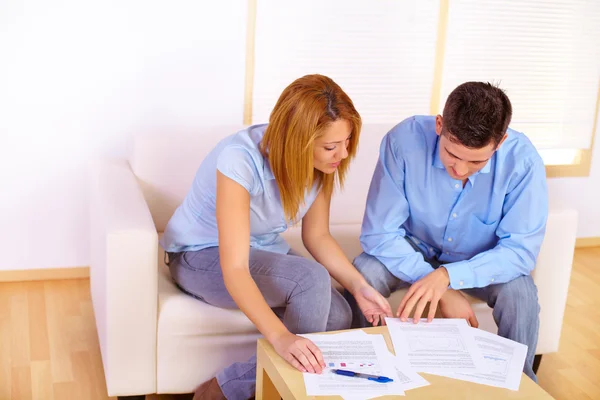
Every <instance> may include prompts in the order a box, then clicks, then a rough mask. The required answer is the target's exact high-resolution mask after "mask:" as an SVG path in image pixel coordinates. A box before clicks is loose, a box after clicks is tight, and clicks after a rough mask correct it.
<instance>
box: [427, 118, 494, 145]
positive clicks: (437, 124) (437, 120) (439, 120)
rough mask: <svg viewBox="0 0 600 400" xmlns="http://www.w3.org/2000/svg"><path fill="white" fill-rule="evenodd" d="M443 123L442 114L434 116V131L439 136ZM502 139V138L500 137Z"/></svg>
mask: <svg viewBox="0 0 600 400" xmlns="http://www.w3.org/2000/svg"><path fill="white" fill-rule="evenodd" d="M443 123H444V119H443V118H442V116H441V115H440V114H438V115H436V116H435V133H437V135H438V136H440V135H441V134H442V126H443ZM502 140H504V139H502Z"/></svg>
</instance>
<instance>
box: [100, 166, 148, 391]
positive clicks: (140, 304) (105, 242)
mask: <svg viewBox="0 0 600 400" xmlns="http://www.w3.org/2000/svg"><path fill="white" fill-rule="evenodd" d="M91 178H92V179H91V182H92V187H91V197H90V204H91V209H90V225H91V232H90V239H91V263H90V283H91V291H92V302H93V305H94V313H95V316H96V329H97V331H98V339H99V342H100V350H101V353H102V362H103V364H104V373H105V376H106V386H107V390H108V395H109V396H117V395H119V396H124V395H136V394H147V393H155V392H156V327H157V303H158V294H157V279H158V277H157V274H158V266H157V258H156V254H157V251H158V235H157V232H156V229H155V227H154V223H153V221H152V216H151V214H150V211H149V209H148V206H147V204H146V201H145V199H144V196H143V195H142V192H141V190H140V188H139V185H138V182H137V180H136V177H135V175H134V174H133V172H132V171H131V169H130V167H129V164H128V163H127V162H126V161H102V162H100V163H98V165H97V166H96V167H95V168H93V172H92V177H91Z"/></svg>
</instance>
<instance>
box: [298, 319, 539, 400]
mask: <svg viewBox="0 0 600 400" xmlns="http://www.w3.org/2000/svg"><path fill="white" fill-rule="evenodd" d="M386 322H387V325H388V331H389V334H390V337H391V339H392V343H393V345H394V350H395V353H396V356H394V355H393V354H392V353H390V352H389V351H388V349H387V346H386V344H385V339H384V337H383V335H369V334H367V333H365V332H364V331H362V330H354V331H348V332H343V333H338V334H309V335H301V336H304V337H306V338H308V339H310V340H311V341H313V343H315V345H317V347H319V349H320V350H321V353H322V354H323V358H324V360H325V364H326V368H325V369H324V370H323V372H322V373H321V374H310V373H304V374H303V375H304V384H305V386H306V394H307V395H308V396H331V395H339V396H342V397H343V398H344V399H346V400H359V399H370V398H373V397H379V396H386V395H396V396H398V395H401V396H402V395H404V392H405V391H407V390H411V389H416V388H419V387H423V386H427V385H429V382H427V381H426V380H425V379H424V378H423V377H422V376H421V375H419V373H420V372H423V373H428V374H434V375H441V376H445V377H448V378H453V379H460V380H463V381H469V382H475V383H480V384H484V385H490V386H495V387H501V388H507V389H511V390H519V384H520V382H521V375H522V371H523V365H524V364H525V357H526V355H527V346H525V345H522V344H520V343H516V342H513V341H512V340H508V339H504V338H502V337H500V336H497V335H494V334H492V333H488V332H485V331H482V330H479V329H475V328H471V327H470V326H469V325H468V324H467V322H466V320H464V319H434V320H433V321H432V322H427V320H425V319H424V320H422V321H421V322H419V323H418V324H415V323H413V322H412V321H409V322H401V321H400V320H399V319H396V318H386ZM337 369H341V370H346V371H352V372H357V373H361V374H369V375H375V376H384V377H388V378H391V379H393V381H392V382H387V383H380V382H373V381H370V380H367V379H364V378H357V377H349V376H343V375H338V374H336V373H335V372H334V370H337Z"/></svg>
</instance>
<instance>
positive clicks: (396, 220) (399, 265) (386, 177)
mask: <svg viewBox="0 0 600 400" xmlns="http://www.w3.org/2000/svg"><path fill="white" fill-rule="evenodd" d="M408 216H409V206H408V201H407V200H406V195H405V193H404V160H403V158H402V156H401V154H400V152H399V151H398V149H397V148H396V146H395V145H394V142H393V138H392V137H391V136H390V135H389V134H388V135H386V136H385V137H384V138H383V141H382V142H381V147H380V150H379V160H378V162H377V166H376V167H375V172H374V173H373V179H372V180H371V186H370V188H369V194H368V196H367V206H366V209H365V215H364V219H363V224H362V231H361V235H360V243H361V245H362V248H363V250H364V251H365V253H367V254H370V255H372V256H374V257H376V258H377V259H378V260H379V261H380V262H381V263H383V264H384V265H385V266H386V267H387V269H388V270H389V271H390V272H391V273H392V274H394V275H395V276H397V277H398V278H400V279H401V280H403V281H405V282H408V283H413V282H415V281H417V280H419V279H421V278H422V277H424V276H425V275H427V274H429V273H430V272H431V271H433V268H432V267H431V265H429V264H428V263H427V262H425V260H424V259H423V255H422V254H421V253H419V252H417V251H415V250H414V248H413V247H412V246H411V245H410V244H409V243H408V242H407V240H406V231H405V230H404V229H403V228H402V225H403V224H404V222H406V220H407V219H408Z"/></svg>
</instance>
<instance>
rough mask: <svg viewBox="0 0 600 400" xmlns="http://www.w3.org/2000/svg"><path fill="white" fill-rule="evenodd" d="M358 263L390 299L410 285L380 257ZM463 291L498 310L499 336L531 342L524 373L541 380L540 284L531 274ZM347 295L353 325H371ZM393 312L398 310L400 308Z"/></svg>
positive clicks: (365, 256)
mask: <svg viewBox="0 0 600 400" xmlns="http://www.w3.org/2000/svg"><path fill="white" fill-rule="evenodd" d="M426 261H427V260H426ZM428 262H430V264H432V266H433V267H434V268H437V267H438V266H439V263H436V262H435V261H433V262H432V261H428ZM435 264H438V265H435ZM354 266H355V267H356V269H358V271H359V272H360V273H361V274H362V275H363V276H364V277H365V279H366V280H367V282H368V283H369V284H370V285H371V286H373V287H374V288H375V289H376V290H377V291H379V293H381V294H382V295H383V296H385V297H386V298H387V297H389V296H390V295H391V294H392V293H393V292H395V291H396V290H398V289H402V288H406V287H409V286H410V284H408V283H406V282H404V281H402V280H400V279H398V278H397V277H396V276H394V275H392V274H391V273H390V272H389V271H388V269H387V268H386V267H385V266H384V265H383V264H382V263H381V262H380V261H379V260H378V259H377V258H375V257H373V256H371V255H368V254H366V253H362V254H361V255H359V256H358V257H356V259H354ZM462 291H463V292H465V293H467V294H469V295H471V296H473V297H477V298H478V299H481V300H483V301H485V302H487V304H488V306H490V307H491V308H493V309H494V311H493V313H492V314H493V316H494V321H496V325H498V335H500V336H502V337H505V338H507V339H511V340H514V341H515V342H519V343H522V344H524V345H527V358H526V359H525V366H524V368H523V372H525V374H526V375H527V376H528V377H530V378H531V379H533V380H534V381H535V382H537V378H536V376H535V374H534V373H533V359H534V357H535V349H536V347H537V341H538V332H539V328H540V319H539V313H540V306H539V304H538V297H537V287H536V286H535V284H534V283H533V279H532V278H531V276H530V275H526V276H521V277H519V278H517V279H515V280H512V281H510V282H507V283H501V284H498V285H490V286H487V287H483V288H475V289H464V290H462ZM344 296H345V297H346V300H348V303H349V304H350V307H351V308H352V314H353V317H352V318H353V319H352V327H353V328H358V327H366V326H369V324H368V322H367V320H366V319H365V318H364V316H363V315H362V312H361V311H360V309H359V308H358V306H357V304H356V301H355V300H354V298H353V297H352V295H351V294H350V293H349V292H348V291H346V292H345V293H344ZM392 311H393V312H394V313H395V312H396V310H392Z"/></svg>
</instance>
